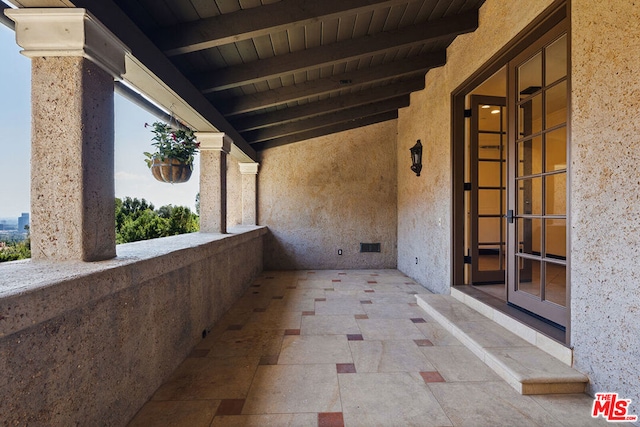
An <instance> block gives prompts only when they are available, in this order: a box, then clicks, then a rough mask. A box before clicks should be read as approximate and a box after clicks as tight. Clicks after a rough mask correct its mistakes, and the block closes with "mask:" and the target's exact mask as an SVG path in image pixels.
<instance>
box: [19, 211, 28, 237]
mask: <svg viewBox="0 0 640 427" xmlns="http://www.w3.org/2000/svg"><path fill="white" fill-rule="evenodd" d="M27 225H29V214H28V213H23V214H22V215H21V216H20V218H18V231H19V232H21V233H22V232H24V231H25V230H24V227H25V226H27Z"/></svg>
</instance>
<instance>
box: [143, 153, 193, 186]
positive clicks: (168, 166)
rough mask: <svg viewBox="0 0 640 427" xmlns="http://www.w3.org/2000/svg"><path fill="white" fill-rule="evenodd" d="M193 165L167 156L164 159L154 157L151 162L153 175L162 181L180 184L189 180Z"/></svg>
mask: <svg viewBox="0 0 640 427" xmlns="http://www.w3.org/2000/svg"><path fill="white" fill-rule="evenodd" d="M191 172H192V165H190V164H187V163H185V162H182V161H180V160H177V159H172V158H166V159H164V160H161V159H157V158H154V159H153V161H152V163H151V173H152V174H153V177H154V178H155V179H157V180H158V181H161V182H168V183H171V184H179V183H181V182H187V181H189V178H191Z"/></svg>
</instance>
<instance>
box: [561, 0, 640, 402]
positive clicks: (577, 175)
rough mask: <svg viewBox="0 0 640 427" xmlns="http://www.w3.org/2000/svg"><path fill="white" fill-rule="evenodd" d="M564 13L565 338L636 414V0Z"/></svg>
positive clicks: (639, 141) (583, 365)
mask: <svg viewBox="0 0 640 427" xmlns="http://www.w3.org/2000/svg"><path fill="white" fill-rule="evenodd" d="M571 9H572V13H571V25H572V29H571V43H572V53H571V61H572V66H571V80H572V86H573V88H572V97H571V102H572V119H571V167H572V172H571V188H572V191H571V213H572V219H571V310H572V312H571V327H572V329H571V343H572V345H573V346H574V347H575V352H574V354H575V365H576V367H577V368H578V369H580V370H582V371H583V372H585V373H586V374H587V375H589V378H590V380H591V390H592V391H593V392H605V391H613V392H618V393H620V395H621V396H620V397H623V398H625V399H631V400H632V401H633V403H632V406H633V407H632V408H631V411H630V413H632V414H640V363H639V362H640V262H638V258H639V257H640V173H639V170H640V4H638V3H637V2H635V4H634V2H629V1H616V2H600V1H598V0H573V2H572V7H571Z"/></svg>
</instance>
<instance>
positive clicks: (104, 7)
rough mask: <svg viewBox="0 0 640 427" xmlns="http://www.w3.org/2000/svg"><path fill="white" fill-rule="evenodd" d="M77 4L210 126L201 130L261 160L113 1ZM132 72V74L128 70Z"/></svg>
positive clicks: (87, 0) (76, 0)
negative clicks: (216, 134)
mask: <svg viewBox="0 0 640 427" xmlns="http://www.w3.org/2000/svg"><path fill="white" fill-rule="evenodd" d="M73 3H74V5H75V6H76V7H82V8H86V9H87V10H89V11H90V12H91V13H92V14H93V15H94V16H95V17H96V18H98V20H99V21H100V22H101V23H102V24H104V25H105V26H106V27H107V28H109V30H110V31H111V32H113V33H114V34H115V35H116V37H118V38H119V39H120V40H121V41H122V42H123V43H124V44H125V45H127V46H128V47H129V48H130V49H131V52H132V56H133V57H135V59H136V61H138V62H139V63H140V64H142V65H144V67H145V70H141V71H146V72H147V73H149V72H150V73H152V75H149V76H147V77H146V78H147V79H153V80H157V81H159V82H161V83H162V84H163V85H164V86H165V87H166V91H167V92H168V93H171V94H173V95H175V96H176V97H178V98H179V99H181V100H182V101H184V103H185V104H186V105H188V106H189V109H190V111H192V114H193V117H196V118H198V120H199V121H200V122H202V123H204V124H206V127H198V128H196V129H197V130H200V131H218V132H224V133H226V134H228V135H229V137H230V138H231V139H232V140H233V143H234V147H233V148H232V150H234V149H235V148H236V147H237V149H238V152H239V153H244V154H242V155H243V156H246V158H248V159H252V160H254V161H255V160H256V159H257V157H256V153H255V151H254V149H253V148H252V147H251V146H249V144H248V143H247V142H246V141H245V140H244V138H242V135H240V133H238V132H237V131H236V130H235V129H234V128H233V127H232V126H231V125H230V124H229V122H227V120H226V119H225V118H224V117H223V116H222V114H220V112H219V111H218V110H217V109H215V108H214V107H213V105H211V102H210V101H208V100H207V99H206V98H205V97H204V96H203V95H202V93H200V92H199V91H198V90H197V89H196V88H195V86H194V85H193V84H192V83H191V82H190V81H189V80H188V79H187V78H186V77H185V76H184V75H183V74H182V73H181V72H180V71H179V70H178V69H177V68H176V67H175V65H173V64H172V63H171V61H169V59H168V58H167V57H166V56H165V55H164V54H163V53H162V52H161V51H160V50H159V49H158V48H157V47H156V46H155V45H154V44H153V43H152V42H151V40H149V38H147V36H146V35H145V34H144V33H143V32H142V30H140V28H138V27H137V26H136V25H135V24H134V23H133V22H132V21H131V20H130V19H129V18H128V17H127V15H126V14H125V13H124V12H123V11H122V10H121V9H120V8H119V7H118V6H117V5H116V4H115V3H114V2H113V0H73ZM128 72H129V70H127V73H128ZM126 78H127V75H126V74H125V79H126ZM133 83H134V86H137V87H140V86H139V85H137V84H136V83H135V82H133ZM154 83H157V82H154ZM209 127H210V129H209Z"/></svg>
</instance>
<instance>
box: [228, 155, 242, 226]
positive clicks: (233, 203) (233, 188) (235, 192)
mask: <svg viewBox="0 0 640 427" xmlns="http://www.w3.org/2000/svg"><path fill="white" fill-rule="evenodd" d="M241 224H242V175H241V174H240V167H239V166H238V160H237V159H236V158H235V157H233V156H227V227H235V226H236V225H241Z"/></svg>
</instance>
